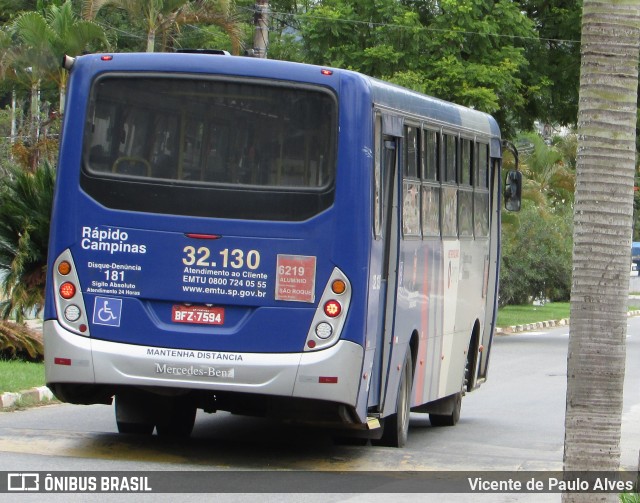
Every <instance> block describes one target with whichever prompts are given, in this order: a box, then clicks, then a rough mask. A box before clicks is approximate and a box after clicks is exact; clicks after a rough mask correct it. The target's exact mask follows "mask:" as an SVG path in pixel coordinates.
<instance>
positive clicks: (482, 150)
mask: <svg viewBox="0 0 640 503" xmlns="http://www.w3.org/2000/svg"><path fill="white" fill-rule="evenodd" d="M476 151H477V156H476V162H475V176H474V186H475V187H474V196H473V208H474V210H473V213H474V219H473V220H474V233H475V236H476V237H487V236H488V235H489V179H488V175H489V154H488V151H489V145H487V144H485V143H478V144H477V150H476Z"/></svg>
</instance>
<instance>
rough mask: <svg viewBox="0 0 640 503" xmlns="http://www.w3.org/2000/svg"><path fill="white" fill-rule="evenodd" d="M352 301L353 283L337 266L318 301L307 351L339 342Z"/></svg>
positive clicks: (310, 329)
mask: <svg viewBox="0 0 640 503" xmlns="http://www.w3.org/2000/svg"><path fill="white" fill-rule="evenodd" d="M350 302H351V284H350V283H349V280H348V279H347V277H346V276H345V275H344V274H343V272H342V271H340V269H338V268H335V269H334V270H333V272H332V273H331V277H330V278H329V281H328V282H327V286H326V287H325V289H324V292H323V293H322V297H321V298H320V302H318V307H317V309H316V313H315V315H314V317H313V321H312V322H311V327H309V332H308V334H307V340H306V343H305V348H304V350H305V351H317V350H319V349H324V348H328V347H330V346H333V345H334V344H335V343H336V342H338V339H339V338H340V333H341V332H342V328H343V327H344V323H345V321H346V317H347V311H348V310H349V303H350Z"/></svg>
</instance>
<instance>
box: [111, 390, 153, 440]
mask: <svg viewBox="0 0 640 503" xmlns="http://www.w3.org/2000/svg"><path fill="white" fill-rule="evenodd" d="M150 402H151V400H150V399H149V398H147V397H143V396H140V395H138V394H118V395H116V397H115V413H116V425H117V426H118V432H119V433H124V434H129V435H151V434H152V433H153V429H154V428H155V426H156V425H155V423H154V421H153V407H152V406H150V405H151V404H150Z"/></svg>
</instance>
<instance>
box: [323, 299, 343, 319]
mask: <svg viewBox="0 0 640 503" xmlns="http://www.w3.org/2000/svg"><path fill="white" fill-rule="evenodd" d="M341 312H342V306H341V305H340V302H338V301H337V300H333V299H331V300H330V301H328V302H325V304H324V314H326V315H327V316H328V317H329V318H335V317H336V316H340V313H341Z"/></svg>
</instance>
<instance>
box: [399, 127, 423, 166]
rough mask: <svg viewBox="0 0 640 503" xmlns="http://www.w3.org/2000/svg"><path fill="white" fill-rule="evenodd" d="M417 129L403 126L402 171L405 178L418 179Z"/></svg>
mask: <svg viewBox="0 0 640 503" xmlns="http://www.w3.org/2000/svg"><path fill="white" fill-rule="evenodd" d="M418 138H419V135H418V128H416V127H413V126H405V128H404V170H403V175H404V177H405V178H418V159H419V157H418V156H419V149H418V144H419V143H418Z"/></svg>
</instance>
